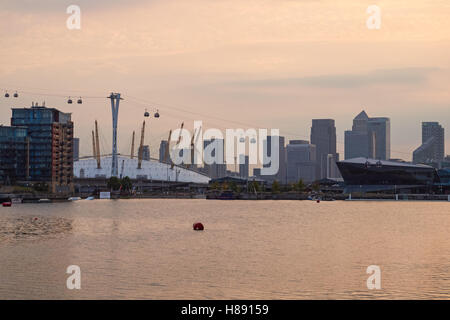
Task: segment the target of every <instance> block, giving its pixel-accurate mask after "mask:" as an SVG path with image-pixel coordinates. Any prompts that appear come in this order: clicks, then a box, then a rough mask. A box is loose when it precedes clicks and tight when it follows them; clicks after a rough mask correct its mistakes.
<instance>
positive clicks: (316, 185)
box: [311, 182, 320, 191]
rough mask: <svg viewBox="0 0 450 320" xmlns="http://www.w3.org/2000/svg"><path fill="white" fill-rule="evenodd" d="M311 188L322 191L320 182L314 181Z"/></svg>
mask: <svg viewBox="0 0 450 320" xmlns="http://www.w3.org/2000/svg"><path fill="white" fill-rule="evenodd" d="M311 188H312V189H313V190H314V191H320V184H319V183H318V182H314V183H313V185H312V186H311Z"/></svg>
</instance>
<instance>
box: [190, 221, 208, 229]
mask: <svg viewBox="0 0 450 320" xmlns="http://www.w3.org/2000/svg"><path fill="white" fill-rule="evenodd" d="M193 228H194V230H195V231H203V230H204V229H205V227H204V226H203V224H202V223H200V222H196V223H194V225H193Z"/></svg>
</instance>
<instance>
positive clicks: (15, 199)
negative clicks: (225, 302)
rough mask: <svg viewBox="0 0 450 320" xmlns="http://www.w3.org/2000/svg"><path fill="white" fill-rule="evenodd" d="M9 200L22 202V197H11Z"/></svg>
mask: <svg viewBox="0 0 450 320" xmlns="http://www.w3.org/2000/svg"><path fill="white" fill-rule="evenodd" d="M11 202H12V203H22V198H12V199H11Z"/></svg>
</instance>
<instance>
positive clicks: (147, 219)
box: [0, 200, 450, 299]
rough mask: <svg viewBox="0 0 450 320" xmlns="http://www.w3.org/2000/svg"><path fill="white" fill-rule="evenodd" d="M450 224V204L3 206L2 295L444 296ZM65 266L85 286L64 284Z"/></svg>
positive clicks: (449, 272) (448, 294)
mask: <svg viewBox="0 0 450 320" xmlns="http://www.w3.org/2000/svg"><path fill="white" fill-rule="evenodd" d="M35 217H37V218H38V219H37V220H35V219H34V218H35ZM196 221H201V222H203V223H204V225H205V227H206V230H205V231H203V232H195V231H193V230H192V223H193V222H196ZM449 231H450V203H447V202H359V201H352V202H349V201H334V202H322V203H320V204H317V203H315V202H313V201H212V200H115V201H108V200H95V201H77V202H73V203H54V204H21V205H15V206H13V207H12V208H2V207H0V298H2V299H5V298H6V299H17V298H26V299H28V298H32V299H44V298H49V299H66V298H68V299H73V298H81V299H86V298H87V299H94V298H99V299H122V298H126V299H131V298H142V299H183V298H184V299H186V298H189V299H307V298H319V299H355V298H417V299H423V298H445V299H448V298H450V235H449ZM69 265H78V266H80V268H81V274H82V275H81V290H68V289H67V288H66V279H67V277H68V275H67V274H66V273H65V272H66V268H67V266H69ZM369 265H379V266H380V267H381V271H382V275H381V279H382V280H381V286H382V289H381V290H378V291H369V290H368V289H367V287H366V280H367V277H368V275H367V274H366V268H367V266H369Z"/></svg>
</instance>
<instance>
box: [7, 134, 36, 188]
mask: <svg viewBox="0 0 450 320" xmlns="http://www.w3.org/2000/svg"><path fill="white" fill-rule="evenodd" d="M28 143H29V139H28V130H27V128H26V127H6V126H0V184H5V185H10V184H15V183H16V182H18V181H26V180H27V179H28V177H27V176H28V175H27V171H28V152H29V144H28Z"/></svg>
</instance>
